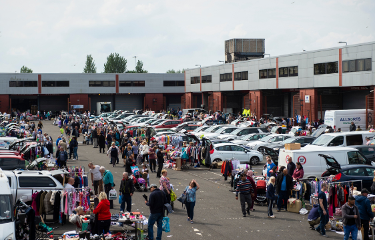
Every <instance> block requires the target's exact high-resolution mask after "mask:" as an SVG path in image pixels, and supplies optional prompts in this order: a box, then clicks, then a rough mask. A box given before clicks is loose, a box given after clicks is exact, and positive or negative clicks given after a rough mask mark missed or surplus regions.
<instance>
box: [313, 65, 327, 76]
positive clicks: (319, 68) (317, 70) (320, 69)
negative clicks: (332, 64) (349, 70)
mask: <svg viewBox="0 0 375 240" xmlns="http://www.w3.org/2000/svg"><path fill="white" fill-rule="evenodd" d="M325 73H326V64H325V63H318V64H314V74H315V75H318V74H325Z"/></svg>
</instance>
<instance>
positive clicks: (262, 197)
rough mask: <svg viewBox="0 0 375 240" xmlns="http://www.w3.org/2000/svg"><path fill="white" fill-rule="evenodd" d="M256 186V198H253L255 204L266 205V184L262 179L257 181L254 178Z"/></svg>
mask: <svg viewBox="0 0 375 240" xmlns="http://www.w3.org/2000/svg"><path fill="white" fill-rule="evenodd" d="M255 180H256V185H257V197H256V198H255V202H256V203H257V204H259V205H261V206H263V205H264V204H266V205H267V197H266V191H267V183H266V180H264V178H262V179H258V180H257V178H255Z"/></svg>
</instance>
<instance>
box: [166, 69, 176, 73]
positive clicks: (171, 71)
mask: <svg viewBox="0 0 375 240" xmlns="http://www.w3.org/2000/svg"><path fill="white" fill-rule="evenodd" d="M167 73H176V71H175V70H174V69H170V70H168V71H167Z"/></svg>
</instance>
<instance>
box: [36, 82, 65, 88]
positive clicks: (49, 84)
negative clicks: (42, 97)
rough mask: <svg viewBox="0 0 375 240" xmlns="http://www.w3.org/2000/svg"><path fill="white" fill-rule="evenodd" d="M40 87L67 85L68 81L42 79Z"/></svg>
mask: <svg viewBox="0 0 375 240" xmlns="http://www.w3.org/2000/svg"><path fill="white" fill-rule="evenodd" d="M42 87H69V81H42Z"/></svg>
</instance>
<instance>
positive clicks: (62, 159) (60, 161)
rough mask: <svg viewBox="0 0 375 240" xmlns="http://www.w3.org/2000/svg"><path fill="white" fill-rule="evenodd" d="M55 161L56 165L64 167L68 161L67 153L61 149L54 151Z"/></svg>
mask: <svg viewBox="0 0 375 240" xmlns="http://www.w3.org/2000/svg"><path fill="white" fill-rule="evenodd" d="M56 159H57V160H56V163H57V165H58V166H59V167H61V168H62V167H66V162H67V161H68V153H67V152H66V151H64V148H63V147H60V149H59V150H57V151H56Z"/></svg>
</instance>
